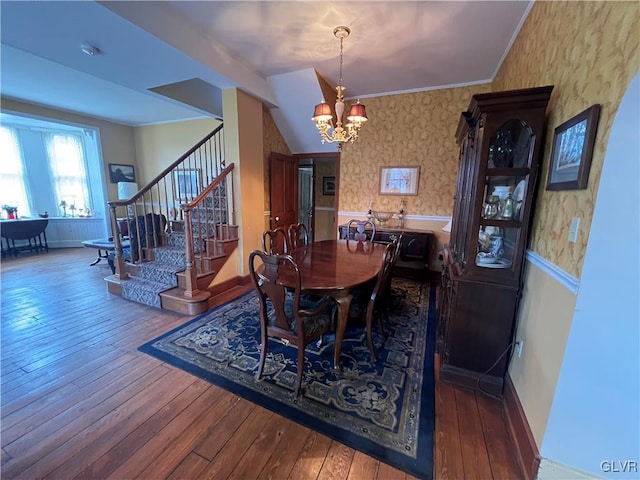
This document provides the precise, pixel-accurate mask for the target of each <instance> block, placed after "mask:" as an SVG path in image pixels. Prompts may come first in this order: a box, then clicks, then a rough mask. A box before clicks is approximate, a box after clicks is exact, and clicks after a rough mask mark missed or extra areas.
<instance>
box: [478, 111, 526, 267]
mask: <svg viewBox="0 0 640 480" xmlns="http://www.w3.org/2000/svg"><path fill="white" fill-rule="evenodd" d="M533 146H534V136H533V133H532V131H531V128H529V126H527V125H526V124H525V123H524V122H522V121H521V120H517V119H510V120H508V121H506V122H505V123H503V124H502V125H501V126H500V127H499V128H498V129H497V130H496V131H495V133H494V134H493V135H492V136H491V138H490V139H489V142H488V147H487V148H488V154H487V156H486V162H487V163H486V166H485V167H486V168H485V169H484V172H485V177H484V186H483V189H482V186H481V189H482V190H481V192H482V195H483V202H482V208H481V211H480V212H479V214H480V219H479V225H480V228H479V232H478V242H477V251H476V257H475V264H476V266H478V267H481V268H491V269H505V268H510V267H511V266H512V264H513V262H514V257H515V255H516V252H518V251H519V248H518V245H519V242H520V231H521V227H522V222H523V216H524V212H525V207H526V205H525V202H526V198H527V190H528V189H529V188H530V186H529V182H530V174H531V162H532V153H533Z"/></svg>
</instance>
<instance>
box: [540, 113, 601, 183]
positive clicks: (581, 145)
mask: <svg viewBox="0 0 640 480" xmlns="http://www.w3.org/2000/svg"><path fill="white" fill-rule="evenodd" d="M599 117H600V105H593V106H591V107H589V108H587V109H586V110H585V111H584V112H581V113H579V114H578V115H576V116H575V117H573V118H571V119H569V120H567V121H566V122H564V123H563V124H562V125H560V126H558V127H557V128H556V129H555V132H554V135H553V151H552V154H551V163H550V164H549V178H548V179H547V190H583V189H585V188H587V183H588V181H589V170H590V169H591V157H592V156H593V146H594V145H595V143H596V131H597V129H598V119H599Z"/></svg>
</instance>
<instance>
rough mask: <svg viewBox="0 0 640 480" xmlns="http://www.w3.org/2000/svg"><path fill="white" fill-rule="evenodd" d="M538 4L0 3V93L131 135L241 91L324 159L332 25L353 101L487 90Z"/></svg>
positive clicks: (290, 137)
mask: <svg viewBox="0 0 640 480" xmlns="http://www.w3.org/2000/svg"><path fill="white" fill-rule="evenodd" d="M531 3H532V2H529V1H441V2H434V1H406V2H405V1H367V2H359V1H343V2H332V1H322V2H321V1H231V2H226V1H200V2H191V1H162V2H143V1H118V2H92V1H77V2H55V1H46V2H36V1H31V0H30V1H3V2H0V15H1V30H0V32H1V33H0V38H1V41H2V50H1V52H0V54H1V72H0V73H1V76H0V91H1V93H2V95H3V96H5V97H9V98H15V99H18V100H22V101H25V102H30V103H36V104H40V105H45V106H50V107H54V108H57V109H61V110H67V111H72V112H77V113H81V114H84V115H90V116H94V117H98V118H102V119H105V120H110V121H113V122H117V123H121V124H125V125H132V126H137V125H146V124H153V123H160V122H172V121H180V120H185V119H191V118H200V117H203V116H211V115H214V116H216V117H221V116H222V104H221V89H225V88H230V87H238V88H240V89H242V90H244V91H245V92H247V93H249V94H251V95H253V96H255V97H256V98H259V99H260V100H262V101H263V102H265V104H267V105H268V106H269V107H278V108H277V109H276V110H273V112H277V113H275V114H274V117H275V118H276V121H277V122H278V125H279V127H280V129H281V130H283V131H287V132H289V130H291V131H292V132H290V133H287V134H286V135H285V137H286V139H287V141H288V142H290V143H291V144H293V146H292V150H293V151H294V152H296V151H298V152H300V151H323V150H324V151H326V149H322V148H314V147H316V146H318V145H319V142H318V137H317V134H316V133H315V127H314V126H313V123H312V122H311V121H310V119H309V118H310V117H311V114H312V112H313V105H315V104H316V103H318V102H319V101H320V100H321V96H322V95H321V93H320V89H319V86H318V85H317V82H316V84H315V85H312V84H313V83H314V82H310V81H309V79H310V78H311V77H313V70H312V69H315V70H317V71H318V72H319V73H320V74H321V75H322V76H323V77H324V78H325V79H327V80H328V81H329V83H330V84H332V85H336V84H337V83H338V65H339V63H338V57H339V41H338V40H337V39H336V38H335V37H334V36H333V29H334V27H336V26H337V25H347V26H349V27H350V28H351V30H352V33H351V36H350V37H349V38H347V39H346V40H345V41H344V67H343V70H344V71H343V78H344V84H345V86H346V87H347V90H346V97H347V98H361V99H363V98H366V97H370V96H379V95H384V94H391V93H401V92H407V91H420V90H427V89H433V88H442V87H447V86H458V85H468V84H475V83H484V82H488V81H491V79H492V78H493V76H494V75H495V73H496V71H497V70H498V68H499V67H500V65H501V62H502V60H503V59H504V56H505V55H506V53H507V52H508V49H509V47H510V46H511V43H512V41H513V39H514V38H515V36H516V35H517V33H518V30H519V28H520V26H521V25H522V23H523V22H524V19H525V18H526V15H527V14H528V12H529V10H530V8H531ZM81 44H90V45H93V46H95V47H97V48H99V49H100V51H101V54H100V55H96V56H88V55H86V54H84V53H83V52H82V51H81V50H80V45H81ZM179 82H184V83H182V84H180V83H179ZM176 83H177V84H178V85H173V86H171V87H166V88H165V89H160V91H162V92H163V93H165V94H164V95H163V94H161V93H158V92H157V91H151V90H150V89H152V88H155V89H157V88H158V87H162V86H165V85H168V84H176ZM167 92H170V93H167ZM166 95H171V96H172V97H173V98H170V97H168V96H166ZM176 98H178V99H180V100H176ZM363 103H366V102H363ZM298 112H301V113H298ZM302 121H304V122H306V123H305V127H306V128H304V129H300V128H299V127H298V125H299V124H300V122H302ZM309 142H311V143H309ZM290 146H291V145H290ZM309 149H310V150H309ZM330 150H335V146H334V147H332V148H330Z"/></svg>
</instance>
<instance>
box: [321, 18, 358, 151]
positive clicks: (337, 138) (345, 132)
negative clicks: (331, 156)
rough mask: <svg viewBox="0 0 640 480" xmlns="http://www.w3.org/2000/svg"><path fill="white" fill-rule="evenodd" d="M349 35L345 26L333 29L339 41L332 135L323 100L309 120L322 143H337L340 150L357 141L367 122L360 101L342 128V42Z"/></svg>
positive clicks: (331, 116) (350, 111) (354, 106)
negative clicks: (334, 124) (338, 79)
mask: <svg viewBox="0 0 640 480" xmlns="http://www.w3.org/2000/svg"><path fill="white" fill-rule="evenodd" d="M350 33H351V30H350V29H349V27H345V26H340V27H336V28H334V29H333V34H334V35H335V36H336V38H339V39H340V82H339V83H338V86H337V87H336V92H337V93H338V97H337V100H336V106H335V113H336V127H335V128H334V129H333V132H332V133H330V132H329V129H330V128H331V120H332V119H333V114H332V113H331V107H330V106H329V104H328V103H326V102H325V101H324V99H323V100H322V103H319V104H318V105H316V108H315V110H314V112H313V117H312V118H311V120H313V121H314V122H316V126H317V127H318V133H320V137H321V138H322V143H324V142H329V143H337V144H338V149H341V148H342V144H343V143H344V142H352V143H353V142H354V141H356V140H357V139H358V132H359V130H360V127H362V123H363V122H366V121H367V111H366V110H365V106H364V105H362V104H361V103H360V100H358V101H357V102H356V103H355V104H353V105H351V108H350V109H349V114H348V115H347V124H346V125H344V126H343V124H342V114H343V113H344V90H345V87H344V86H343V85H342V42H343V40H344V39H345V38H347V37H348V36H349V34H350Z"/></svg>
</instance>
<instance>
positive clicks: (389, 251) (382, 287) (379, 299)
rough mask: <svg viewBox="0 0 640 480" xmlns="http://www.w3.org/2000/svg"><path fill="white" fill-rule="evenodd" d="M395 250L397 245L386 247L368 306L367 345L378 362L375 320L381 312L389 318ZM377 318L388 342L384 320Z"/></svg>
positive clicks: (383, 335) (382, 333) (372, 356)
mask: <svg viewBox="0 0 640 480" xmlns="http://www.w3.org/2000/svg"><path fill="white" fill-rule="evenodd" d="M395 248H396V245H395V244H394V243H389V244H387V246H386V247H385V250H384V253H383V255H382V267H381V268H380V271H379V272H378V277H377V278H376V283H375V285H374V287H373V291H371V295H370V296H369V298H368V301H367V306H366V312H367V313H366V318H365V320H366V325H367V344H368V345H369V351H370V352H371V358H372V360H373V361H375V360H376V352H375V349H374V347H373V332H372V330H373V318H374V317H375V316H376V313H380V311H384V312H385V315H387V316H388V312H387V310H386V308H385V303H386V302H387V301H388V298H387V294H388V292H389V290H388V288H387V285H388V284H389V282H390V281H391V269H392V268H393V257H394V253H395ZM377 318H378V328H379V330H380V333H381V335H382V337H383V339H384V341H386V335H385V333H384V326H383V324H382V319H381V318H380V315H377Z"/></svg>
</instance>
